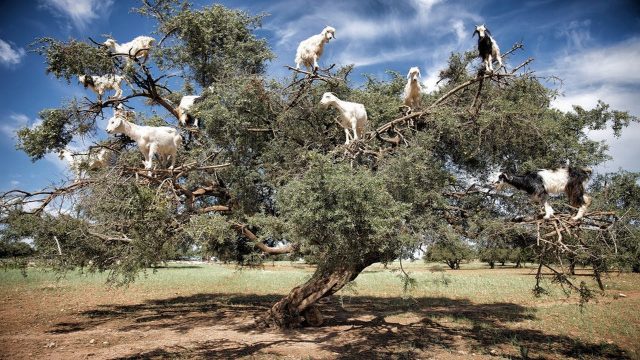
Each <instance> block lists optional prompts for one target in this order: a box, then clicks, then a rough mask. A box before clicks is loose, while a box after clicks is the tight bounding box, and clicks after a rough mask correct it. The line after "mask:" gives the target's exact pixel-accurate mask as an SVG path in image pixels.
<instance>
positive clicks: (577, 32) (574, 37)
mask: <svg viewBox="0 0 640 360" xmlns="http://www.w3.org/2000/svg"><path fill="white" fill-rule="evenodd" d="M590 25H591V20H589V19H587V20H583V21H578V20H573V21H570V22H569V23H568V24H567V25H565V26H563V27H561V28H560V30H559V31H558V32H557V35H558V36H559V37H564V38H566V40H567V47H568V49H583V48H585V47H586V46H587V45H588V44H589V43H590V42H591V40H592V39H591V32H590V31H589V26H590Z"/></svg>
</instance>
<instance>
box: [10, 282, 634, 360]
mask: <svg viewBox="0 0 640 360" xmlns="http://www.w3.org/2000/svg"><path fill="white" fill-rule="evenodd" d="M177 291H179V289H176V291H174V292H170V293H167V292H164V295H158V294H157V293H154V292H152V291H150V292H148V293H145V292H144V291H142V290H136V291H135V292H134V291H131V292H129V291H128V290H126V289H114V290H109V291H104V289H103V290H100V291H97V290H96V291H92V290H91V289H86V290H83V292H82V293H79V290H73V291H69V289H65V288H64V287H62V286H59V285H47V286H46V287H45V288H40V289H16V290H15V291H11V292H9V293H5V294H0V300H1V303H0V304H1V306H0V358H1V359H44V358H46V359H166V358H179V359H183V358H187V359H190V358H206V359H236V358H250V359H274V358H275V359H300V358H302V359H500V358H520V357H521V354H522V353H521V352H525V353H526V355H527V356H528V357H529V358H531V359H541V358H544V359H564V358H586V359H591V358H593V359H596V358H598V359H599V358H609V359H621V358H626V357H627V356H628V355H627V354H626V353H625V352H624V351H623V350H622V349H621V348H619V347H618V346H617V345H614V344H608V345H607V344H604V345H603V344H592V343H585V342H581V341H578V340H575V339H574V338H572V337H567V336H557V335H550V334H546V333H543V332H541V331H539V330H533V329H531V328H527V325H526V324H527V322H528V321H530V320H532V318H533V315H532V311H530V310H531V309H529V308H528V307H526V306H521V305H517V304H511V303H496V304H474V303H472V302H470V301H468V300H455V299H450V298H437V297H432V298H421V299H415V300H403V299H400V298H374V297H362V296H358V297H352V298H350V300H349V301H348V302H346V301H345V302H344V303H343V302H341V299H340V298H339V297H333V298H331V299H328V301H324V302H323V303H322V304H321V305H320V309H321V310H322V313H323V315H324V316H325V324H324V325H323V326H321V327H317V328H302V329H292V330H286V331H281V330H274V329H261V328H259V327H257V326H256V323H255V319H256V318H257V317H259V316H260V315H263V314H264V313H265V311H266V310H267V309H268V308H269V307H270V305H271V304H273V303H274V302H275V301H277V300H278V299H279V298H280V295H266V296H265V295H247V294H238V295H233V294H206V293H191V294H181V293H179V292H177ZM635 295H637V294H635ZM514 339H517V344H518V345H515V341H514Z"/></svg>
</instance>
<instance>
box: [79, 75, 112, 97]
mask: <svg viewBox="0 0 640 360" xmlns="http://www.w3.org/2000/svg"><path fill="white" fill-rule="evenodd" d="M89 78H91V80H93V84H91V83H90V82H88V80H89ZM122 79H123V77H122V76H120V75H114V74H107V75H102V76H91V75H78V81H79V82H80V84H82V85H84V86H85V87H88V88H90V89H91V90H93V92H95V93H96V94H98V99H100V100H102V95H104V92H105V91H107V90H115V91H116V93H115V95H114V96H113V97H115V98H118V99H119V98H120V97H121V96H122V88H120V83H121V82H122Z"/></svg>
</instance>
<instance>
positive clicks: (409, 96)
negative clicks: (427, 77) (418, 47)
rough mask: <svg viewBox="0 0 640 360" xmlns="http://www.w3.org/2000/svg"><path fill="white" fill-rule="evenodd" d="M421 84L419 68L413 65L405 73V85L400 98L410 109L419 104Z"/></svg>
mask: <svg viewBox="0 0 640 360" xmlns="http://www.w3.org/2000/svg"><path fill="white" fill-rule="evenodd" d="M421 93H422V86H421V85H420V69H418V67H416V66H414V67H412V68H411V69H409V73H408V74H407V85H405V86H404V93H403V94H402V99H403V101H404V104H405V105H406V106H408V107H410V108H412V109H414V108H416V107H418V106H420V95H421Z"/></svg>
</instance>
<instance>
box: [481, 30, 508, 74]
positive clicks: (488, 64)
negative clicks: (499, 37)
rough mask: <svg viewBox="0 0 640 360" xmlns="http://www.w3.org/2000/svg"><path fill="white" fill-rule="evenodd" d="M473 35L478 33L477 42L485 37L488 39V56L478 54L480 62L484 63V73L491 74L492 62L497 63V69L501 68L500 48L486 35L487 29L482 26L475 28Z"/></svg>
mask: <svg viewBox="0 0 640 360" xmlns="http://www.w3.org/2000/svg"><path fill="white" fill-rule="evenodd" d="M474 33H478V38H479V39H478V41H481V40H482V39H484V37H485V36H487V37H488V38H489V41H490V42H491V52H490V53H488V54H483V53H480V57H482V62H483V63H484V68H485V71H490V72H493V61H494V60H495V61H497V62H498V64H499V65H500V66H499V67H498V69H500V68H501V67H502V57H501V56H500V47H498V43H497V42H496V41H495V40H494V39H493V38H492V37H491V35H489V34H488V30H487V28H486V27H485V26H484V24H483V25H478V26H476V30H475V32H474Z"/></svg>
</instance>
